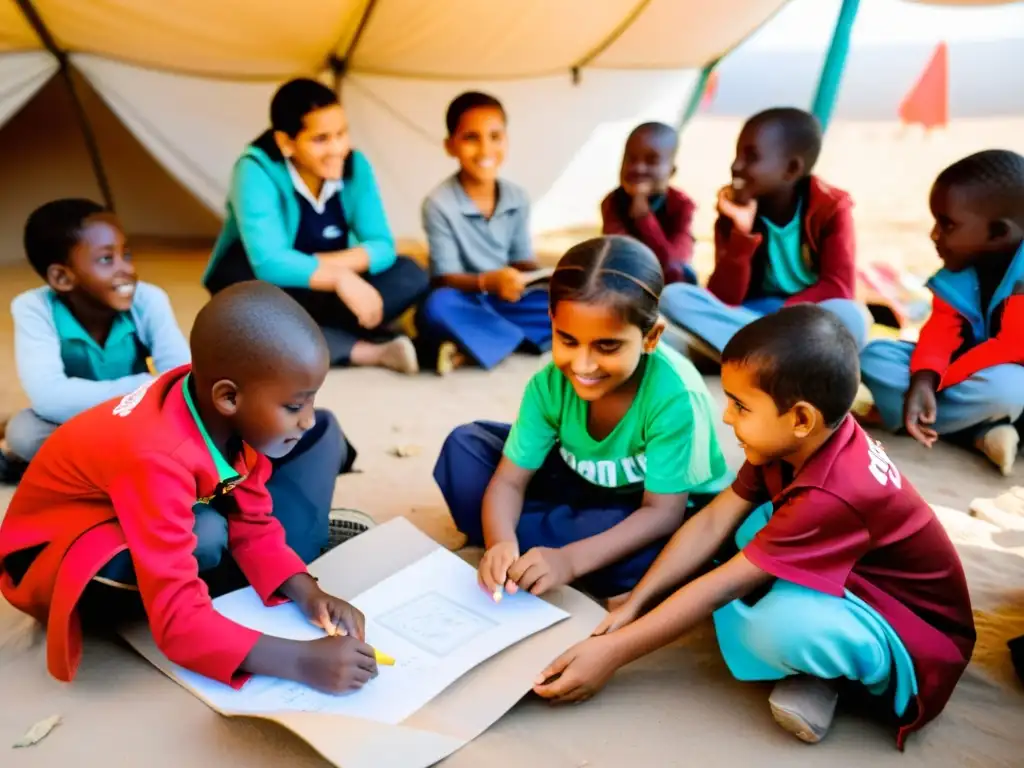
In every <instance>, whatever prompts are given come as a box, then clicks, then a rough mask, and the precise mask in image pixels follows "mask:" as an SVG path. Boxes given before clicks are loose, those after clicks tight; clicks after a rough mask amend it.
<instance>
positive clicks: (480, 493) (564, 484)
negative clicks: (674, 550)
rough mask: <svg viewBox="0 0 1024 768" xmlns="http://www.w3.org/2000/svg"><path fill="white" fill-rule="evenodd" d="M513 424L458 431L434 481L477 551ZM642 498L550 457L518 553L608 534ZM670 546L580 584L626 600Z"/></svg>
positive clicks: (536, 479) (529, 501)
mask: <svg viewBox="0 0 1024 768" xmlns="http://www.w3.org/2000/svg"><path fill="white" fill-rule="evenodd" d="M509 429H510V427H509V425H508V424H498V423H496V422H493V421H476V422H473V423H471V424H464V425H462V426H461V427H456V428H455V429H454V430H453V431H452V433H451V434H450V435H448V438H447V439H446V440H445V443H444V446H443V447H442V448H441V455H440V456H439V457H438V459H437V464H436V466H435V467H434V480H435V481H436V482H437V484H438V486H439V487H440V489H441V493H442V494H443V495H444V499H445V501H446V502H447V504H448V509H449V510H451V514H452V517H453V518H454V519H455V525H456V527H458V529H459V530H460V531H462V532H463V533H464V534H465V535H466V536H467V537H468V539H469V542H468V543H469V544H470V545H472V546H483V543H484V537H483V527H482V520H481V516H480V507H481V504H482V503H483V498H484V491H486V490H487V485H488V484H489V483H490V482H491V478H492V477H493V476H494V471H495V470H496V469H497V467H498V462H499V461H500V460H501V454H502V449H503V448H504V446H505V440H506V438H507V437H508V433H509ZM642 502H643V492H642V491H639V492H633V493H616V492H614V491H611V490H609V489H607V488H601V487H599V486H596V485H594V484H593V483H590V482H588V481H587V480H584V479H583V478H582V477H580V476H579V475H577V474H576V473H575V472H573V471H572V470H571V469H569V467H568V466H566V464H565V462H564V461H563V460H562V457H561V456H560V455H559V453H558V451H557V449H556V450H552V451H551V453H550V454H549V455H548V457H547V460H546V461H545V462H544V464H543V466H541V468H540V469H539V470H538V471H537V473H536V474H535V475H534V476H533V479H532V480H531V481H530V485H529V486H528V487H527V489H526V501H525V503H524V504H523V512H522V515H521V516H520V518H519V525H518V526H517V527H516V536H517V538H518V539H519V550H520V552H524V553H525V552H526V551H527V550H529V549H532V548H533V547H553V548H557V547H564V546H565V545H567V544H571V543H573V542H574V541H580V540H581V539H588V538H590V537H591V536H596V535H597V534H599V533H603V532H604V531H607V530H608V529H609V528H612V527H613V526H615V525H618V524H619V523H620V522H622V521H623V520H625V519H626V518H627V517H628V516H629V515H631V514H632V513H633V512H635V511H636V510H637V509H639V508H640V505H641V503H642ZM667 541H668V539H664V540H661V541H657V542H655V543H653V544H650V545H648V546H647V547H645V548H643V549H641V550H640V551H638V552H635V553H634V554H632V555H629V556H628V557H626V558H624V559H623V560H620V561H618V562H616V563H612V564H611V565H608V566H606V567H604V568H602V569H600V570H598V571H595V572H594V573H590V574H587V575H586V576H584V577H583V578H581V579H580V582H579V586H580V587H581V588H582V589H584V590H586V591H587V592H589V593H590V594H591V595H593V596H594V597H612V596H614V595H620V594H622V593H624V592H628V591H629V590H631V589H632V588H633V587H635V586H636V583H637V582H638V581H640V578H641V577H642V576H643V575H644V573H646V572H647V569H648V568H649V567H650V566H651V563H653V562H654V559H655V558H656V557H657V556H658V553H659V552H660V551H661V550H662V548H663V547H664V546H665V544H666V543H667Z"/></svg>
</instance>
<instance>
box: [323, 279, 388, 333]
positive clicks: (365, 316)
mask: <svg viewBox="0 0 1024 768" xmlns="http://www.w3.org/2000/svg"><path fill="white" fill-rule="evenodd" d="M334 290H335V293H337V294H338V298H339V299H341V300H342V302H343V303H344V304H345V306H346V307H348V308H349V309H350V310H351V311H352V314H353V315H355V317H356V320H358V321H359V324H360V325H361V326H362V327H363V328H376V327H377V326H379V325H380V324H381V322H382V321H383V319H384V299H383V298H382V297H381V295H380V293H379V292H378V291H377V289H376V288H374V287H373V286H372V285H370V284H369V283H368V282H366V280H364V279H363V278H362V277H361V276H360V275H358V274H357V273H355V272H351V271H349V270H345V271H344V272H343V273H342V274H341V275H340V276H339V277H338V281H337V283H336V284H335V288H334Z"/></svg>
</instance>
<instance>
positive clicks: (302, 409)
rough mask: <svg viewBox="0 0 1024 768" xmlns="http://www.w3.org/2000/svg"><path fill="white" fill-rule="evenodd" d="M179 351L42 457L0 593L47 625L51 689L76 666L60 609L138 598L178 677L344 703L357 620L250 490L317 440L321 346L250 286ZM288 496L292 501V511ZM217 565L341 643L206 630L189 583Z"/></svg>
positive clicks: (290, 307)
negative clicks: (227, 564)
mask: <svg viewBox="0 0 1024 768" xmlns="http://www.w3.org/2000/svg"><path fill="white" fill-rule="evenodd" d="M191 346H192V358H193V364H192V366H191V367H190V366H187V365H184V366H180V367H179V368H175V369H174V370H172V371H169V372H168V373H165V374H164V375H163V376H161V377H159V378H158V379H155V380H152V381H148V382H146V383H145V384H143V385H142V386H141V387H139V388H138V389H137V390H135V391H134V392H132V393H131V394H128V395H126V396H125V397H123V398H121V399H120V400H118V399H114V400H110V401H108V402H106V403H103V404H101V405H98V406H96V407H95V408H92V409H90V410H88V411H86V412H85V413H83V414H81V415H79V416H77V417H76V418H74V419H72V420H71V421H69V422H68V423H67V424H65V425H63V426H62V427H61V428H60V429H58V430H57V431H56V432H55V433H54V434H53V436H52V437H51V438H50V439H49V440H48V441H47V442H46V444H45V445H44V446H43V448H42V450H40V452H39V454H38V455H37V456H36V459H35V461H33V462H32V464H31V465H30V466H29V469H28V471H27V472H26V473H25V477H24V479H23V480H22V483H21V485H20V486H19V487H18V489H17V491H16V492H15V494H14V498H13V499H12V501H11V505H10V508H9V509H8V510H7V515H6V517H5V518H4V520H3V523H2V525H0V591H2V592H3V594H4V596H5V597H6V598H7V599H8V600H9V601H10V602H11V604H12V605H14V606H15V607H16V608H18V609H20V610H22V611H24V612H25V613H28V614H30V615H32V616H34V617H36V618H37V619H39V620H40V621H43V622H46V624H47V646H48V647H47V657H48V665H49V668H50V672H51V674H53V675H54V676H55V677H57V678H58V679H60V680H64V681H69V680H71V679H72V677H73V676H74V673H75V670H76V667H77V664H78V660H79V657H80V654H81V637H80V624H79V620H78V610H77V606H79V604H80V603H81V604H82V605H83V606H84V605H87V604H89V603H90V602H91V603H93V604H94V605H109V603H110V599H109V598H110V594H109V593H107V592H105V591H104V589H105V585H111V586H116V587H118V588H119V590H115V591H119V592H120V594H122V595H123V594H125V592H126V591H129V590H137V591H138V594H139V595H140V597H141V601H142V604H143V606H144V607H145V611H146V614H147V615H148V618H149V625H150V628H151V629H152V632H153V636H154V639H155V641H156V644H157V646H158V647H159V648H160V650H161V651H162V652H163V653H164V654H166V655H167V657H168V658H169V659H170V660H171V661H172V662H174V663H176V664H180V665H181V666H183V667H185V668H187V669H190V670H192V671H194V672H198V673H200V674H203V675H206V676H207V677H210V678H213V679H215V680H218V681H220V682H223V683H226V684H231V685H234V686H239V685H241V684H242V683H243V682H244V681H245V679H246V677H247V676H248V675H250V674H264V675H273V676H275V677H284V678H289V679H293V680H298V681H301V682H303V683H306V684H308V685H311V686H314V687H317V688H320V689H323V690H326V691H343V690H347V689H350V688H358V687H360V686H361V685H362V684H363V683H365V682H366V681H367V680H369V678H370V677H371V675H372V674H373V673H374V672H375V662H374V653H373V649H371V648H369V647H368V646H366V645H365V643H363V642H362V640H363V617H362V615H361V614H360V613H359V611H357V610H356V609H355V608H353V607H352V606H351V605H349V604H348V603H346V602H345V601H343V600H339V599H338V598H336V597H332V596H331V595H328V594H326V593H325V592H323V591H321V590H320V588H319V587H318V586H317V583H316V581H315V580H314V579H313V578H312V577H311V576H310V575H309V574H308V573H307V571H306V568H305V565H304V564H303V561H304V560H305V559H306V558H302V557H300V556H299V555H298V554H296V552H295V551H294V550H293V549H291V548H289V546H288V545H287V544H286V541H285V536H286V534H287V535H289V536H291V534H292V533H293V531H292V530H290V529H291V527H292V523H293V522H298V523H300V524H301V523H303V521H301V520H297V519H296V518H295V517H294V516H293V515H291V514H287V513H288V512H289V510H288V509H287V507H288V502H289V501H290V500H291V499H289V498H278V499H276V500H275V501H276V502H277V503H272V501H271V497H270V495H269V494H268V492H267V489H266V486H265V483H266V480H267V476H268V474H269V473H270V462H269V461H268V460H267V457H269V458H271V459H276V460H281V459H283V458H284V457H286V456H288V455H289V454H290V453H292V452H299V451H302V450H303V443H304V442H305V441H306V436H307V435H308V434H309V433H310V431H311V430H313V429H315V428H316V427H315V424H316V421H317V416H316V413H315V412H314V409H313V398H314V396H315V395H316V392H317V390H318V389H319V388H320V386H321V385H322V384H323V381H324V377H325V376H326V375H327V371H328V368H329V364H330V360H329V355H328V350H327V346H326V344H325V342H324V339H323V335H322V334H321V333H320V330H319V328H318V327H317V325H316V324H315V323H314V322H313V320H312V318H310V317H309V315H308V314H306V312H304V311H303V310H302V308H301V307H300V306H299V305H298V304H297V303H296V302H295V301H294V300H293V299H291V298H289V297H288V296H286V295H285V294H284V293H283V292H282V291H281V290H280V289H278V288H275V287H273V286H271V285H268V284H266V283H257V282H250V283H241V284H238V285H236V286H233V287H231V288H228V289H226V290H224V291H222V292H220V293H218V295H217V296H216V297H215V298H214V299H213V300H212V301H211V302H210V303H209V304H207V305H206V306H205V307H204V308H203V309H202V311H200V313H199V316H198V317H197V318H196V321H195V326H194V327H193V329H192V336H191ZM308 455H309V452H307V453H306V456H308ZM334 458H335V460H338V459H340V455H335V457H334ZM297 460H298V459H297ZM303 460H305V457H303ZM321 474H323V473H321ZM326 474H327V475H328V476H329V477H330V478H331V484H332V485H333V477H334V474H335V473H334V472H330V471H329V472H327V473H326ZM302 493H303V491H302V489H301V486H299V485H296V486H295V487H294V489H293V491H292V498H293V499H294V500H295V501H297V502H299V506H300V507H301V506H302V501H303V500H302V499H301V498H300V497H301V495H302ZM197 497H198V499H199V501H200V502H201V503H199V504H196V499H197ZM194 504H195V505H196V506H195V507H193V505H194ZM282 513H284V514H282ZM323 527H324V530H323V531H322V534H323V536H324V537H326V524H324V526H323ZM298 532H300V533H302V532H303V530H302V528H301V526H300V528H299V531H298ZM225 553H229V554H230V556H231V558H232V559H233V561H234V563H237V566H238V567H239V568H240V569H241V571H242V572H243V573H244V575H245V577H246V578H247V579H248V580H249V582H250V583H251V584H252V586H253V587H254V588H255V590H256V592H257V593H258V594H259V595H260V597H261V598H262V599H263V600H264V602H265V603H267V604H274V603H277V602H281V601H283V600H293V601H295V602H296V603H297V604H298V605H299V606H300V607H301V608H302V610H303V611H304V612H305V613H306V615H307V616H309V617H310V619H312V620H313V621H314V622H316V623H319V624H321V625H322V626H325V627H327V626H328V625H329V624H334V625H340V626H342V627H344V629H345V630H347V632H348V636H347V637H325V638H323V639H320V640H314V641H312V642H298V641H294V640H285V639H281V638H275V637H271V636H268V635H263V634H261V633H260V632H257V631H255V630H252V629H247V628H245V627H242V626H240V625H238V624H235V623H234V622H232V621H230V620H228V619H226V618H224V617H223V616H221V615H220V614H218V613H217V612H216V610H214V608H213V604H212V603H211V601H210V593H209V591H208V589H207V586H206V585H205V584H204V582H203V581H202V580H201V579H200V573H202V572H205V571H207V569H208V568H209V567H210V566H212V565H214V564H216V562H217V561H218V560H220V558H221V557H222V556H223V554H225ZM83 593H84V594H83ZM80 598H81V600H80Z"/></svg>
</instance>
